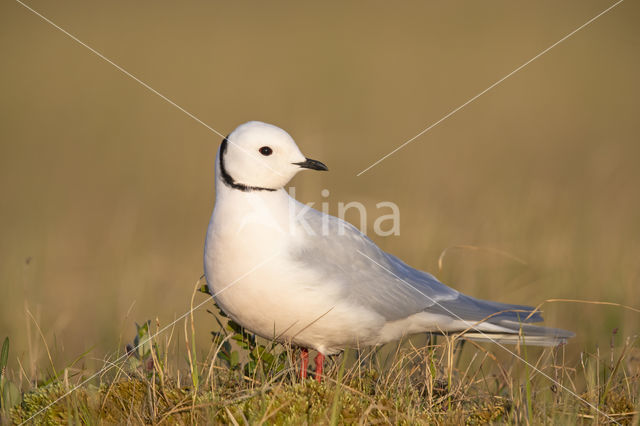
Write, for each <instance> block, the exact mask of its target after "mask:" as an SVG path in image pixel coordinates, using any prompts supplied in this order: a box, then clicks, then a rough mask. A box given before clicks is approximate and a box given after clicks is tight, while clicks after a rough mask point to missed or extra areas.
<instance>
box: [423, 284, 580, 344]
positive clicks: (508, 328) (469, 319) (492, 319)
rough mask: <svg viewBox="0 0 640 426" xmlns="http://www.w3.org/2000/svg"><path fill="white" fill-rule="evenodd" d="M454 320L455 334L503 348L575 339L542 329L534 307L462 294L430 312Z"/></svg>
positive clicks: (568, 333) (441, 303)
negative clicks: (507, 345) (509, 345)
mask: <svg viewBox="0 0 640 426" xmlns="http://www.w3.org/2000/svg"><path fill="white" fill-rule="evenodd" d="M434 310H435V311H437V313H440V314H443V315H448V316H449V317H451V316H453V317H455V318H456V319H457V320H458V321H454V323H456V324H457V326H456V327H455V330H453V329H452V330H447V331H449V332H464V334H463V336H461V337H462V338H464V339H468V340H475V341H484V342H493V343H500V344H513V345H515V344H522V345H534V346H556V345H560V344H562V343H566V341H567V340H568V339H569V338H571V337H573V336H575V334H574V333H572V332H571V331H568V330H562V329H559V328H551V327H541V326H537V325H532V324H531V323H535V322H541V321H542V315H540V312H539V311H536V310H535V308H533V307H531V306H523V305H511V304H508V303H499V302H490V301H487V300H480V299H475V298H473V297H469V296H465V295H463V294H460V296H459V297H458V298H457V299H453V300H449V301H443V302H440V303H439V305H437V306H431V307H429V311H430V312H433V311H434Z"/></svg>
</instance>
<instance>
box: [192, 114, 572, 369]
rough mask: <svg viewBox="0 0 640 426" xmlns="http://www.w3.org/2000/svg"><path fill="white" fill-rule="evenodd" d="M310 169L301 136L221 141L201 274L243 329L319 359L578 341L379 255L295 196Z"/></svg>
mask: <svg viewBox="0 0 640 426" xmlns="http://www.w3.org/2000/svg"><path fill="white" fill-rule="evenodd" d="M301 170H320V171H327V170H328V168H327V166H325V165H324V164H323V163H321V162H320V161H317V160H312V159H310V158H307V157H305V156H304V155H303V154H302V153H301V152H300V149H299V148H298V146H297V145H296V143H295V141H294V140H293V138H292V137H291V136H290V135H289V134H288V133H287V132H286V131H284V130H282V129H280V128H279V127H276V126H274V125H271V124H267V123H263V122H259V121H250V122H248V123H245V124H242V125H240V126H238V127H237V128H236V129H235V130H234V131H233V132H232V133H230V134H229V136H227V137H226V138H225V139H224V140H223V141H222V143H221V145H220V148H219V149H218V153H217V157H216V167H215V206H214V209H213V214H212V216H211V220H210V222H209V226H208V229H207V235H206V241H205V249H204V270H205V276H206V279H207V283H208V288H209V291H210V293H211V295H212V296H213V298H214V300H215V302H216V304H217V305H218V306H219V307H220V308H221V309H222V310H223V311H224V312H225V313H226V314H227V315H228V316H229V317H230V318H231V319H233V320H234V321H236V322H237V323H238V324H240V325H242V326H243V327H244V328H245V329H247V330H249V331H251V332H253V333H255V334H257V335H259V336H262V337H263V338H266V339H271V340H274V341H278V342H283V343H290V344H292V345H295V346H298V347H300V348H302V352H301V358H302V366H301V372H300V375H301V377H302V378H306V375H307V366H308V350H309V349H313V350H315V351H317V353H318V355H317V357H316V359H315V362H316V375H315V377H316V379H317V380H320V378H321V375H322V368H323V361H324V357H325V356H327V355H332V354H336V353H338V352H340V351H342V350H343V349H345V348H350V347H353V348H358V347H361V346H375V345H381V344H384V343H387V342H391V341H395V340H399V339H401V338H403V337H405V336H408V335H411V334H417V333H440V334H454V333H460V334H461V337H462V338H464V339H470V340H476V341H490V342H494V343H499V344H528V345H537V346H555V345H558V344H561V343H565V342H566V340H567V339H568V338H570V337H573V336H574V334H573V333H572V332H569V331H566V330H561V329H555V328H548V327H542V326H536V325H532V324H531V323H535V322H540V321H542V316H541V315H540V312H538V311H537V310H535V309H534V308H533V307H530V306H523V305H512V304H506V303H499V302H492V301H486V300H480V299H476V298H473V297H471V296H467V295H464V294H462V293H460V292H458V291H456V290H454V289H453V288H450V287H448V286H446V285H445V284H443V283H441V282H440V281H438V279H436V277H434V276H433V275H431V274H429V273H427V272H423V271H420V270H418V269H415V268H412V267H411V266H409V265H407V264H406V263H404V262H403V261H402V260H400V259H399V258H397V257H396V256H394V255H392V254H389V253H386V252H384V251H383V250H381V249H380V248H379V247H378V246H377V245H376V244H375V243H374V242H373V241H371V240H370V239H369V238H368V237H367V236H366V235H364V234H363V233H361V232H360V231H359V230H358V229H357V228H356V227H354V226H353V225H351V224H349V223H348V222H345V221H343V220H341V219H339V218H337V217H334V216H330V215H328V214H325V213H323V212H320V211H318V210H315V209H313V208H311V207H310V206H309V205H305V204H302V203H300V202H298V201H296V200H295V199H294V198H292V197H290V196H289V194H288V192H287V191H286V190H285V185H286V184H287V183H289V181H290V180H291V178H293V177H294V176H295V175H296V174H297V173H298V172H299V171H301Z"/></svg>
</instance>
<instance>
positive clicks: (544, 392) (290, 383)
mask: <svg viewBox="0 0 640 426" xmlns="http://www.w3.org/2000/svg"><path fill="white" fill-rule="evenodd" d="M217 318H218V319H219V321H220V324H221V325H222V327H221V328H220V329H218V330H217V331H214V332H212V345H211V348H210V350H209V352H208V353H207V354H206V355H205V354H203V355H202V356H201V357H198V358H197V359H200V360H201V361H197V360H196V357H195V356H193V353H191V355H189V352H187V356H186V360H182V361H183V362H180V359H179V357H178V356H177V355H178V354H177V353H176V346H172V344H171V342H170V341H167V340H165V339H162V338H160V336H158V337H154V334H155V333H156V332H157V330H152V328H153V327H151V325H150V324H151V323H150V322H147V323H145V324H143V325H142V326H139V325H137V333H136V335H135V339H134V342H133V344H132V345H130V346H129V347H128V349H127V351H128V354H129V355H128V356H127V357H126V359H124V360H123V361H121V362H116V363H115V364H113V363H110V362H107V363H105V364H104V370H105V371H104V373H103V374H100V375H99V376H97V377H95V378H93V379H91V380H88V381H87V380H85V378H86V377H89V376H90V375H91V374H92V373H94V372H93V371H84V370H79V371H76V372H75V373H73V374H70V373H69V371H70V369H65V371H64V373H60V374H61V375H62V376H63V377H61V378H55V376H53V375H51V374H50V377H49V378H48V379H45V378H42V379H41V380H39V381H37V382H34V383H24V382H23V389H21V390H22V391H23V392H24V393H23V394H22V396H21V397H20V399H19V400H18V401H13V402H10V403H9V404H7V403H3V407H2V416H3V418H4V419H5V420H10V421H12V422H14V423H16V424H19V423H22V422H24V421H26V420H29V419H32V422H33V423H37V424H71V423H73V424H77V423H86V424H97V423H101V422H102V423H104V422H106V423H126V422H133V423H147V424H166V423H169V424H175V423H180V424H185V423H191V424H194V423H197V424H222V423H224V424H229V423H231V424H264V423H267V424H345V423H346V424H362V423H394V424H416V423H422V424H434V423H437V424H453V423H456V424H459V423H466V424H485V423H507V424H527V423H529V424H558V423H581V422H584V423H591V422H592V421H594V420H595V421H597V422H598V423H603V424H604V423H609V422H612V421H616V422H619V423H621V424H637V422H638V419H639V418H640V416H639V413H638V405H639V401H640V400H639V396H640V395H639V393H640V362H639V361H640V360H639V359H638V357H639V355H638V354H639V353H640V344H639V343H640V342H639V341H638V339H636V338H627V339H626V340H625V342H624V344H623V345H622V346H621V347H614V346H613V345H611V346H610V347H608V348H607V349H606V350H596V352H594V353H589V352H584V353H581V355H580V358H579V359H578V360H576V361H577V363H575V362H568V361H566V359H565V355H566V354H565V347H557V348H552V349H544V350H543V349H539V348H533V347H526V350H525V347H513V348H512V349H513V350H514V352H515V353H516V354H518V355H519V356H520V357H522V358H524V359H526V360H527V361H528V362H530V363H531V364H533V365H534V367H532V368H530V367H528V366H526V365H525V364H523V363H522V362H520V361H518V360H517V359H515V358H514V357H513V356H511V355H510V354H508V353H506V352H505V351H503V350H502V349H500V348H498V347H497V346H492V345H490V344H487V345H485V344H482V345H481V344H476V343H473V342H466V344H465V345H461V344H460V342H461V340H459V339H455V338H454V337H452V336H449V337H447V336H437V337H436V336H431V338H430V339H429V341H427V342H426V344H421V343H423V342H418V341H416V339H415V338H414V339H408V340H405V341H403V342H398V343H397V344H394V345H387V346H385V347H381V348H363V349H362V350H360V351H353V350H351V351H347V352H346V353H343V354H341V355H338V356H334V357H330V358H328V362H327V368H326V375H325V377H324V380H323V381H322V383H317V382H316V381H315V380H314V378H313V374H311V375H310V376H311V378H309V379H306V380H301V379H299V377H298V369H297V364H296V362H295V361H294V358H295V357H296V355H298V352H297V351H296V350H295V349H294V348H291V347H288V346H285V345H279V344H273V343H272V342H267V341H264V340H263V339H260V338H256V337H255V336H253V335H251V334H250V333H247V332H246V331H245V330H243V329H242V328H241V327H240V326H238V325H237V324H235V323H233V322H232V321H230V320H228V319H226V318H225V317H224V315H222V313H220V312H218V316H217ZM195 326H196V325H195V324H194V322H193V320H190V321H186V322H185V329H187V328H190V327H193V328H195ZM613 337H614V336H612V342H613ZM162 342H164V343H162ZM182 343H183V344H185V345H188V346H187V347H189V345H190V343H189V339H188V338H185V339H184V342H182ZM194 350H195V349H194ZM540 372H543V373H545V374H546V375H548V376H550V377H551V378H552V379H553V382H552V381H550V380H549V379H547V378H545V377H543V376H542V375H541V374H540ZM13 373H14V374H6V373H5V374H3V376H2V379H3V383H5V384H6V380H5V377H15V373H16V372H13ZM77 383H80V386H77V385H76V384H77ZM571 393H573V394H575V395H572V394H571ZM58 399H59V400H58ZM581 399H582V400H584V401H587V402H588V403H590V404H592V405H593V406H592V407H590V406H589V405H588V404H586V403H585V402H583V401H581ZM50 404H51V406H50V407H48V406H49V405H50ZM45 407H48V408H47V409H46V410H44V411H43V412H41V413H39V411H41V410H42V409H43V408H45ZM32 416H34V417H32Z"/></svg>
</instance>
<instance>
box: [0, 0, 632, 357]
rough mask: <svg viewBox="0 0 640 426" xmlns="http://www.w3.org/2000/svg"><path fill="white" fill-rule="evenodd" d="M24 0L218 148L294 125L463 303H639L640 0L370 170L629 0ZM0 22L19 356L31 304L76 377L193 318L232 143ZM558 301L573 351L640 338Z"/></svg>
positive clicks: (337, 180)
mask: <svg viewBox="0 0 640 426" xmlns="http://www.w3.org/2000/svg"><path fill="white" fill-rule="evenodd" d="M28 4H29V5H30V6H31V7H33V8H34V9H36V10H37V11H39V12H40V13H42V14H43V15H45V16H46V17H48V18H49V19H51V20H52V21H53V22H55V23H56V24H57V25H60V26H61V27H62V28H64V29H66V30H67V31H69V32H70V33H72V34H74V35H75V36H76V37H78V38H79V39H80V40H82V41H83V42H85V43H87V44H88V45H89V46H91V47H93V48H95V49H96V50H98V51H99V52H101V53H102V54H104V55H105V56H107V57H108V58H110V59H111V60H113V61H114V62H115V63H117V64H119V65H120V66H122V67H123V68H125V69H126V70H127V71H129V72H131V73H132V74H134V75H135V76H137V77H138V78H140V79H141V80H142V81H144V82H145V83H147V84H149V85H150V86H151V87H153V88H154V89H156V90H158V91H159V92H161V93H162V94H164V95H165V96H167V97H169V98H170V99H172V100H173V101H175V102H176V103H177V104H179V105H180V106H182V107H184V108H185V109H186V110H188V111H190V112H191V113H193V114H194V115H196V116H197V117H199V118H200V119H201V120H203V121H204V122H206V123H207V124H209V125H210V126H212V127H213V128H215V129H216V130H218V131H219V132H220V133H222V134H227V133H229V132H230V131H231V130H232V129H233V128H234V127H235V126H237V125H238V124H240V123H242V122H245V121H248V120H261V121H266V122H270V123H273V124H276V125H279V126H281V127H283V128H284V129H286V130H287V131H289V132H290V134H291V135H292V136H293V137H294V138H295V139H296V141H297V142H298V144H299V146H300V148H301V149H302V151H303V152H304V153H305V154H306V155H308V156H309V157H311V158H316V159H319V160H321V161H323V162H325V163H326V164H327V165H328V166H329V168H330V169H331V171H330V172H329V173H303V174H300V175H299V176H298V177H296V178H295V179H294V181H293V182H292V185H295V187H296V192H297V196H298V198H299V199H300V200H301V201H305V202H311V201H313V202H315V203H316V205H318V204H319V203H320V202H323V201H325V202H329V203H330V207H331V212H332V213H334V214H335V213H336V212H337V205H338V202H340V201H342V202H349V201H360V202H362V203H364V204H365V205H366V206H367V208H368V212H369V217H368V219H369V220H368V222H369V230H371V229H372V224H373V222H374V220H375V219H376V218H377V217H378V216H379V214H381V213H385V212H387V211H384V212H383V211H380V210H377V209H376V207H375V204H376V203H377V202H380V201H393V202H395V203H396V204H398V206H399V207H400V210H401V224H400V226H401V233H400V235H399V236H394V237H384V238H383V237H378V236H376V235H373V234H372V233H370V235H371V237H372V238H373V239H374V240H375V241H376V242H377V243H378V244H380V246H381V247H382V248H384V249H385V250H387V251H390V252H391V253H393V254H396V255H398V256H400V257H401V258H403V259H404V260H406V261H407V262H408V263H409V264H411V265H413V266H415V267H419V268H422V269H425V270H429V271H431V272H433V273H435V274H436V275H437V276H438V277H439V278H441V279H442V280H443V281H444V282H446V283H447V284H449V285H451V286H453V287H455V288H457V289H459V290H461V291H464V292H467V293H469V294H471V295H474V296H477V297H482V298H489V299H496V300H500V301H508V302H513V303H527V304H533V305H537V304H538V303H541V302H543V301H544V300H545V299H548V298H576V299H587V300H597V301H610V302H616V303H623V304H627V305H631V306H635V307H636V308H638V307H640V291H639V290H638V288H639V286H640V237H639V236H640V197H639V195H638V194H639V190H638V185H639V184H640V167H639V164H638V163H639V159H640V139H639V137H638V133H639V130H640V124H639V119H638V117H639V112H640V101H639V96H638V95H640V85H639V83H638V75H640V55H639V52H640V27H639V26H638V22H639V21H640V6H639V5H638V3H637V2H633V1H626V2H624V3H622V4H621V5H619V6H618V7H616V8H615V9H613V10H612V11H611V12H609V13H607V14H606V15H604V16H602V17H601V18H599V19H598V20H596V21H595V22H594V23H593V24H591V25H590V26H588V27H587V28H585V29H584V30H582V31H580V32H578V33H577V34H576V35H575V36H573V37H571V38H570V39H568V40H567V41H565V42H563V43H562V44H560V45H559V46H557V47H556V48H554V49H553V50H551V51H550V52H548V53H547V54H545V55H544V56H542V57H541V58H539V59H538V60H536V61H534V62H533V63H531V64H530V65H528V66H527V67H525V68H524V69H522V70H521V71H519V72H518V73H516V74H515V75H513V76H512V77H510V78H508V79H507V80H506V81H504V82H503V83H502V84H500V85H499V86H497V87H495V88H494V89H493V90H491V91H489V92H488V93H486V94H485V95H483V96H481V97H480V98H479V99H477V100H476V101H475V102H473V103H471V104H470V105H468V106H467V107H465V108H464V109H462V110H461V111H459V112H458V113H456V114H455V115H453V116H452V117H450V118H449V119H447V120H445V121H444V122H442V123H441V124H440V125H438V126H436V127H435V128H433V129H432V130H431V131H429V132H427V133H426V134H425V135H423V136H421V137H420V138H418V139H416V140H415V141H413V142H412V143H411V144H409V145H408V146H406V147H405V148H403V149H402V150H400V151H399V152H397V153H395V154H394V155H392V156H391V157H389V158H388V159H387V160H385V161H384V162H382V163H381V164H379V165H378V166H376V167H374V168H373V169H371V170H369V171H368V172H366V173H364V174H363V175H361V176H360V177H356V174H357V173H358V172H360V171H361V170H363V169H364V168H366V167H367V166H369V165H370V164H371V163H373V162H374V161H376V160H378V159H379V158H380V157H382V156H383V155H385V154H387V153H388V152H390V151H391V150H393V149H394V148H396V147H397V146H399V145H400V144H402V143H403V142H405V141H406V140H408V139H409V138H411V137H413V136H414V135H416V134H417V133H418V132H420V131H421V130H422V129H424V128H426V127H427V126H428V125H430V124H431V123H433V122H435V121H437V120H439V119H440V118H441V117H443V116H444V115H445V114H447V113H448V112H449V111H451V110H453V109H454V108H456V107H458V106H459V105H461V104H463V103H464V102H465V101H467V100H468V99H470V98H471V97H473V96H475V95H476V94H478V93H479V92H481V91H482V90H484V89H485V88H487V87H488V86H490V85H491V84H492V83H494V82H495V81H497V80H499V79H500V78H502V77H503V76H505V75H507V74H508V73H509V72H511V71H512V70H514V69H515V68H517V67H518V66H520V65H521V64H523V63H524V62H526V61H527V60H529V59H530V58H532V57H533V56H535V55H536V54H538V53H539V52H541V51H542V50H543V49H545V48H547V47H548V46H550V45H551V44H553V43H555V42H556V41H558V40H559V39H561V38H562V37H564V36H565V35H566V34H568V33H569V32H571V31H572V30H574V29H575V28H577V27H579V26H580V25H582V24H583V23H585V22H586V21H587V20H589V19H590V18H592V17H593V16H595V15H597V14H598V13H599V12H601V11H602V10H604V9H606V8H607V7H608V6H610V5H611V4H613V3H612V2H609V1H600V0H598V1H567V2H555V1H545V2H512V1H483V2H480V1H458V2H402V3H392V2H384V1H372V2H348V3H346V2H324V3H319V2H318V3H315V4H310V3H309V4H300V3H297V2H296V3H294V2H256V1H252V2H185V3H177V2H158V1H138V2H130V1H115V2H81V1H65V2H50V1H41V0H40V1H33V0H31V1H29V3H28ZM0 16H1V18H0V21H1V25H0V55H1V56H2V65H1V67H0V93H1V97H0V109H1V111H0V219H1V220H0V286H1V287H0V300H1V302H0V338H3V336H4V335H8V336H10V338H11V341H12V357H11V359H12V362H13V363H16V358H20V359H21V360H22V362H23V363H24V364H26V365H30V366H31V368H33V367H34V366H35V365H36V364H38V363H39V362H41V361H43V360H44V359H45V358H44V357H45V351H44V347H43V345H42V344H41V343H38V342H39V341H40V340H41V338H40V337H39V335H38V334H37V330H36V329H35V328H34V326H33V321H32V320H31V319H30V318H29V317H28V315H27V314H26V308H28V309H29V311H30V312H32V313H33V315H34V317H35V318H37V320H38V324H39V325H40V327H41V328H42V332H43V334H44V336H45V338H46V340H47V343H48V344H49V345H50V347H51V351H52V355H53V357H54V361H55V362H56V364H57V365H62V366H63V365H67V364H68V363H69V362H71V361H72V360H73V359H75V358H76V357H77V356H78V355H80V354H81V353H82V352H84V351H86V350H89V349H91V352H90V355H89V356H88V359H92V358H97V359H100V358H102V357H104V356H105V355H107V354H110V353H113V352H114V351H116V350H118V348H120V349H122V347H123V345H124V341H129V340H130V339H131V338H132V337H133V334H134V332H135V327H134V322H135V321H137V322H139V323H141V322H143V321H145V320H147V319H152V320H154V321H155V319H156V318H157V319H158V321H159V323H160V324H161V325H165V324H168V323H169V322H170V321H171V320H172V319H174V318H176V317H177V316H179V315H181V314H182V313H184V312H185V311H186V310H187V309H188V307H189V303H190V298H191V294H192V291H193V288H194V285H195V282H196V280H197V279H198V277H199V276H200V275H201V273H202V260H201V259H202V247H203V240H204V234H205V231H206V227H207V223H208V220H209V215H210V213H211V209H212V207H213V203H214V190H213V169H214V163H213V160H214V157H215V154H216V150H217V147H218V145H219V143H220V140H221V138H220V137H219V136H218V135H216V134H215V133H213V132H211V131H210V130H208V129H206V128H205V127H204V126H202V125H200V124H198V123H197V122H196V121H194V120H192V119H191V118H189V117H188V116H187V115H185V114H184V113H182V112H181V111H179V110H178V109H176V108H175V107H174V106H172V105H170V104H169V103H167V102H166V101H164V100H163V99H161V98H160V97H158V96H157V95H155V94H153V93H151V92H150V91H149V90H147V89H145V88H144V87H142V86H141V85H140V84H138V83H137V82H135V81H134V80H132V79H131V78H129V77H127V76H125V75H124V74H123V73H122V72H120V71H118V70H117V69H116V68H114V67H113V66H112V65H110V64H108V63H106V62H105V61H104V60H102V59H100V58H99V57H98V56H96V55H95V54H93V53H91V52H90V51H89V50H87V49H86V48H84V47H82V46H80V45H79V44H78V43H76V42H75V41H73V40H72V39H70V38H69V37H67V36H66V35H64V34H63V33H62V32H60V31H58V30H56V29H55V28H53V27H52V26H51V25H49V24H47V23H46V22H44V21H43V20H42V19H41V18H39V17H37V16H36V15H34V14H33V13H32V12H30V11H28V10H27V9H25V8H24V7H22V6H21V5H20V4H19V3H17V2H14V1H11V0H7V1H3V2H2V4H1V5H0ZM324 188H326V189H329V190H330V194H331V195H330V196H329V198H327V199H325V198H323V197H322V196H321V195H320V191H321V190H322V189H324ZM350 218H351V219H357V218H356V216H355V215H353V217H351V216H350ZM461 244H464V245H474V246H478V247H483V248H487V249H488V250H470V249H451V250H449V251H448V252H447V255H446V257H445V258H444V265H443V268H442V270H438V265H437V259H438V256H439V255H440V253H441V252H442V251H443V250H445V249H446V248H447V247H450V246H455V245H461ZM495 250H499V251H501V252H505V253H509V255H510V256H515V257H517V258H519V259H521V260H522V261H524V262H525V263H526V264H523V263H521V262H518V261H516V260H514V259H513V258H512V257H510V256H504V255H501V254H499V253H498V252H496V251H495ZM195 300H196V303H199V302H200V301H202V300H204V295H201V294H198V295H196V297H195ZM544 311H545V316H546V318H547V323H549V324H552V325H555V326H559V327H563V328H568V329H572V330H574V331H575V332H576V333H577V337H576V338H575V339H573V340H572V341H571V342H570V344H569V346H568V350H569V351H573V353H578V352H579V351H581V350H583V349H585V348H594V347H595V345H596V344H599V345H601V346H608V345H609V337H610V334H611V332H612V330H613V329H614V328H619V331H618V334H617V337H616V344H620V343H621V339H623V338H625V337H626V336H631V335H634V334H636V333H638V331H639V326H638V324H640V317H639V316H640V314H637V313H633V312H630V311H627V310H624V309H622V308H619V307H607V306H594V305H579V304H568V303H550V304H546V305H545V306H544ZM196 325H197V328H198V335H199V336H200V337H199V338H200V343H199V344H200V345H201V347H202V348H203V350H204V349H206V348H208V343H207V339H208V332H209V331H210V330H212V329H214V328H215V322H214V321H213V319H212V317H211V316H210V315H208V314H207V313H206V312H205V309H204V308H203V309H200V310H199V311H197V312H196ZM182 329H183V324H182V323H179V327H177V329H176V331H175V336H174V338H176V336H178V335H179V334H181V331H182ZM25 368H27V367H25Z"/></svg>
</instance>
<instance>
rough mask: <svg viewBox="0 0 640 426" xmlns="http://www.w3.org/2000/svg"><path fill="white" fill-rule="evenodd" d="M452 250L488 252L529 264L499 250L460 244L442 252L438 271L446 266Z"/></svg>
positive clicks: (439, 257)
mask: <svg viewBox="0 0 640 426" xmlns="http://www.w3.org/2000/svg"><path fill="white" fill-rule="evenodd" d="M451 249H462V250H473V251H486V252H488V253H493V254H497V255H500V256H503V257H506V258H508V259H511V260H513V261H515V262H518V263H520V264H522V265H527V262H525V261H524V260H522V259H520V258H519V257H518V256H515V255H513V254H511V253H508V252H506V251H503V250H499V249H495V248H492V247H482V246H473V245H469V244H459V245H454V246H449V247H447V248H445V249H444V250H442V252H441V253H440V256H438V270H439V271H442V268H443V266H444V258H445V256H446V255H447V253H448V252H449V250H451Z"/></svg>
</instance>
